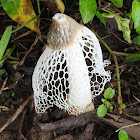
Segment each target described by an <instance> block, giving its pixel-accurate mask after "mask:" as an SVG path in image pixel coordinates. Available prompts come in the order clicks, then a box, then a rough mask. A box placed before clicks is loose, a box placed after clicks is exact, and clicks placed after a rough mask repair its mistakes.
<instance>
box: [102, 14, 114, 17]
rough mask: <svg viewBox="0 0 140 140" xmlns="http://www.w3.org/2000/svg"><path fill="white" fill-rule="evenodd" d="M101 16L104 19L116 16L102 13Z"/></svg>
mask: <svg viewBox="0 0 140 140" xmlns="http://www.w3.org/2000/svg"><path fill="white" fill-rule="evenodd" d="M102 16H103V17H105V18H114V17H115V16H116V15H115V14H113V13H102Z"/></svg>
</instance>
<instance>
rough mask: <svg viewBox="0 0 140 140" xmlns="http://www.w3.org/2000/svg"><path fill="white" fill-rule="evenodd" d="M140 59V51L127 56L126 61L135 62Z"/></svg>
mask: <svg viewBox="0 0 140 140" xmlns="http://www.w3.org/2000/svg"><path fill="white" fill-rule="evenodd" d="M138 60H140V53H134V54H130V55H128V56H126V57H125V62H126V63H127V62H134V61H138Z"/></svg>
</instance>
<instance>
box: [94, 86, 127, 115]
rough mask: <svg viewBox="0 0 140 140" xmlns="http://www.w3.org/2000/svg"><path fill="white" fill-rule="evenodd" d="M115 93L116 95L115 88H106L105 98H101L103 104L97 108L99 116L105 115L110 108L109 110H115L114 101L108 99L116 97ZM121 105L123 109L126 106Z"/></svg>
mask: <svg viewBox="0 0 140 140" xmlns="http://www.w3.org/2000/svg"><path fill="white" fill-rule="evenodd" d="M114 95H115V90H114V89H112V88H110V87H109V88H107V89H106V90H105V92H104V98H102V99H101V101H102V102H103V104H101V105H100V106H99V107H98V109H97V115H98V117H104V116H105V115H106V113H107V110H109V112H112V111H113V102H111V101H108V100H110V99H112V98H113V97H114ZM120 106H121V108H122V109H124V108H125V104H121V105H120Z"/></svg>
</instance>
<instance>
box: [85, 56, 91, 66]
mask: <svg viewBox="0 0 140 140" xmlns="http://www.w3.org/2000/svg"><path fill="white" fill-rule="evenodd" d="M85 60H86V64H87V66H92V61H91V60H90V59H89V58H86V59H85Z"/></svg>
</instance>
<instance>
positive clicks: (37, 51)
mask: <svg viewBox="0 0 140 140" xmlns="http://www.w3.org/2000/svg"><path fill="white" fill-rule="evenodd" d="M33 5H34V7H36V2H35V1H33ZM72 5H74V3H73V2H72V1H69V2H68V3H67V6H66V14H68V15H70V16H72V17H73V18H75V19H76V20H77V21H80V19H81V17H80V14H79V11H78V7H77V5H74V6H73V7H72V9H69V7H70V6H72ZM45 6H46V5H44V3H43V2H41V8H42V9H43V8H44V9H45V10H44V11H43V13H42V15H41V18H50V19H51V17H52V16H53V15H54V13H55V12H56V11H57V10H56V11H55V10H54V11H53V10H50V12H49V13H48V11H47V10H46V7H45ZM47 6H48V5H47ZM128 6H130V5H129V4H128ZM53 8H54V7H53ZM53 8H52V9H53ZM36 9H37V8H36ZM36 11H37V10H36ZM0 13H4V11H3V9H2V7H0ZM47 15H49V16H47ZM0 19H1V20H0V27H1V30H0V36H2V34H3V32H4V30H5V29H6V27H7V26H8V25H15V26H16V25H17V23H15V22H14V21H12V20H11V19H10V18H9V17H8V16H7V15H6V14H4V15H2V14H1V15H0ZM50 23H51V22H50V21H47V20H44V19H42V20H41V26H40V27H43V26H45V25H46V26H47V27H46V28H44V29H43V30H41V32H42V35H46V34H47V32H48V29H49V26H50ZM106 24H107V27H105V26H104V25H103V24H102V23H101V22H100V21H99V19H97V18H96V17H95V18H94V20H93V21H92V22H91V23H88V24H86V26H87V27H89V28H93V29H94V30H95V31H96V32H97V33H98V34H99V35H100V36H101V37H102V38H103V39H104V41H105V42H106V43H107V44H108V46H109V47H110V48H111V49H112V50H113V51H118V52H125V53H134V52H137V50H136V46H134V45H130V44H127V43H124V42H122V40H124V39H123V37H122V32H119V31H118V28H117V24H116V22H115V20H114V19H106ZM27 31H28V29H27V28H23V29H21V30H20V31H19V32H17V33H14V34H12V37H11V41H10V43H9V45H8V48H11V47H12V46H13V44H14V43H15V42H20V43H17V47H16V49H15V50H14V52H13V54H12V56H14V57H17V58H19V61H14V60H10V59H8V60H6V61H5V62H4V65H3V69H4V70H5V73H4V74H3V75H2V76H1V77H0V91H1V90H2V91H1V92H0V106H1V107H0V127H2V126H3V125H4V124H5V122H6V121H7V120H8V119H9V118H10V117H12V115H13V114H14V113H15V112H16V111H17V109H18V108H19V107H20V105H22V103H23V102H24V101H25V100H27V98H28V97H29V96H30V95H32V94H33V90H32V73H33V70H34V67H35V65H36V62H37V60H38V58H39V57H40V55H41V53H42V49H43V43H42V42H41V41H40V40H38V42H37V44H36V45H35V46H34V47H33V48H32V50H31V52H30V53H29V54H28V55H27V57H26V59H25V61H24V62H23V64H22V65H20V63H19V62H21V60H22V59H23V57H24V56H25V54H26V53H27V52H28V50H29V49H30V47H31V45H32V43H33V41H34V40H35V38H36V33H35V32H33V33H31V34H29V35H27V36H24V37H22V38H20V39H18V40H15V41H12V40H13V39H15V38H17V37H18V36H20V35H21V34H23V33H25V32H27ZM112 33H113V34H112ZM114 34H115V35H114ZM116 36H117V37H119V38H120V39H121V40H119V39H118V38H117V37H116ZM131 36H132V38H133V37H134V36H136V34H135V32H134V31H133V32H132V34H131ZM44 42H45V43H46V40H44ZM101 47H102V51H103V57H104V59H108V58H109V55H110V54H109V52H108V51H107V49H106V48H105V47H104V45H103V44H102V43H101ZM137 47H138V46H137ZM117 59H118V63H119V68H120V76H121V90H122V98H123V102H124V103H125V104H126V108H125V109H124V112H125V113H126V114H129V115H130V116H131V117H130V116H128V115H124V114H123V115H120V118H121V117H124V118H126V119H128V120H131V121H133V122H134V123H136V122H137V121H136V120H135V119H134V116H137V117H138V118H139V115H140V107H139V104H138V103H139V101H138V100H137V99H140V62H131V63H124V60H125V58H124V57H123V56H117ZM13 62H14V63H13ZM14 66H17V67H16V69H14ZM107 69H108V70H111V72H112V80H111V82H110V83H108V84H107V85H106V88H107V87H108V86H110V87H112V88H114V89H115V91H116V95H115V98H114V99H113V100H112V101H113V102H114V103H115V104H116V107H115V108H114V112H112V113H113V114H116V116H117V115H119V114H117V93H118V92H117V79H116V72H115V64H114V61H113V58H111V65H110V66H108V67H107ZM4 84H5V85H4ZM3 86H4V87H3ZM134 96H135V97H136V98H137V99H136V98H135V97H134ZM101 98H102V95H101V96H99V97H97V98H96V99H95V100H94V103H95V107H96V109H97V107H98V106H99V105H100V104H101ZM69 117H71V116H68V114H66V113H64V112H63V111H60V110H58V109H57V108H56V107H54V108H52V109H49V110H48V111H47V112H46V113H44V114H37V113H36V112H35V110H34V103H33V100H32V99H31V100H30V101H29V104H27V106H26V107H25V108H24V109H23V111H22V112H21V113H20V114H19V116H17V118H16V119H15V121H13V122H12V123H10V125H8V126H7V127H6V129H5V130H3V131H2V133H0V140H21V139H29V140H53V139H55V140H66V139H68V140H92V139H93V140H94V139H96V140H117V139H118V133H116V132H115V130H116V129H117V126H116V127H115V125H110V124H108V123H107V122H106V121H102V120H101V119H99V118H98V117H97V116H96V117H95V119H93V118H92V117H89V116H88V117H87V119H89V120H88V121H87V120H85V119H84V118H85V116H84V118H82V122H83V125H79V124H77V123H76V124H74V123H73V124H71V125H72V126H71V127H68V128H66V129H64V131H62V130H60V131H58V132H57V129H56V130H55V129H54V130H55V131H54V130H52V131H47V132H46V131H43V130H41V128H40V127H39V124H40V123H43V124H45V123H55V122H57V121H64V123H65V119H67V118H69ZM107 118H108V116H107ZM109 118H110V117H109ZM73 119H75V118H72V120H73ZM96 119H97V120H96ZM139 119H140V118H139ZM78 121H79V120H78ZM59 125H60V124H59ZM65 125H66V126H65ZM65 125H64V127H67V124H65ZM56 127H57V126H56ZM58 128H59V127H58Z"/></svg>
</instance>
